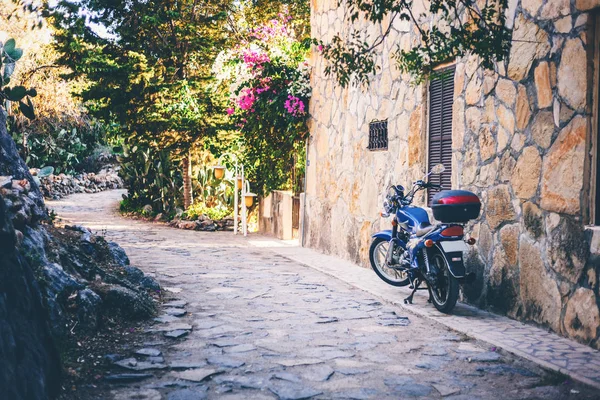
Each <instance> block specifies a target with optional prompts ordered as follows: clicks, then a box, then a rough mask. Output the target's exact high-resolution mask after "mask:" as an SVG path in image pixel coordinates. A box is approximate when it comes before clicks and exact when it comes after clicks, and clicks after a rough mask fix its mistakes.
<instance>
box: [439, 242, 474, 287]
mask: <svg viewBox="0 0 600 400" xmlns="http://www.w3.org/2000/svg"><path fill="white" fill-rule="evenodd" d="M440 247H441V250H442V254H444V257H446V261H447V262H448V267H449V268H450V273H451V274H452V276H454V277H455V278H457V279H461V278H464V277H465V275H466V274H467V271H466V268H465V262H464V253H465V251H467V250H468V248H467V245H466V244H465V242H463V241H462V240H457V241H450V242H440Z"/></svg>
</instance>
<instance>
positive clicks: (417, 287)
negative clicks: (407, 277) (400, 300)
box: [404, 278, 421, 304]
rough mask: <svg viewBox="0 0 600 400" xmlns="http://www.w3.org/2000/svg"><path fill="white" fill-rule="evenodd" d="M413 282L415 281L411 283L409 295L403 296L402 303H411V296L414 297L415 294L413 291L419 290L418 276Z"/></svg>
mask: <svg viewBox="0 0 600 400" xmlns="http://www.w3.org/2000/svg"><path fill="white" fill-rule="evenodd" d="M415 282H416V283H414V284H413V286H414V289H413V291H412V292H411V293H410V296H408V297H407V298H405V299H404V304H412V303H413V297H414V295H415V292H416V291H417V290H419V286H420V285H421V281H420V280H419V279H418V278H417V279H415Z"/></svg>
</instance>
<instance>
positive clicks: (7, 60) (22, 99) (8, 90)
mask: <svg viewBox="0 0 600 400" xmlns="http://www.w3.org/2000/svg"><path fill="white" fill-rule="evenodd" d="M22 56H23V50H22V49H20V48H18V47H17V43H16V41H15V39H12V38H11V39H8V40H7V41H6V42H4V43H0V107H4V101H5V100H8V101H13V102H18V103H19V111H21V113H22V114H23V115H24V116H25V117H27V118H29V119H34V118H35V111H34V108H33V103H32V101H31V97H35V96H37V92H36V90H35V89H27V88H26V87H25V86H21V85H18V86H8V84H9V83H10V79H11V77H12V75H13V73H14V71H15V66H16V63H17V61H19V60H20V59H21V57H22Z"/></svg>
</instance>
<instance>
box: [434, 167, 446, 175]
mask: <svg viewBox="0 0 600 400" xmlns="http://www.w3.org/2000/svg"><path fill="white" fill-rule="evenodd" d="M445 170H446V167H444V164H436V165H434V166H433V168H431V172H430V173H431V174H436V175H438V174H441V173H442V172H444V171H445Z"/></svg>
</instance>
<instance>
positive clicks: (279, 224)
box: [258, 190, 293, 240]
mask: <svg viewBox="0 0 600 400" xmlns="http://www.w3.org/2000/svg"><path fill="white" fill-rule="evenodd" d="M292 202H293V193H292V192H288V191H283V190H274V191H273V192H271V193H270V194H269V195H268V196H267V197H265V198H262V197H261V198H260V200H259V205H258V207H259V208H258V209H259V212H258V230H259V232H261V233H265V234H267V235H272V236H275V237H276V238H278V239H282V240H291V239H293V229H292V207H293V205H292Z"/></svg>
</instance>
